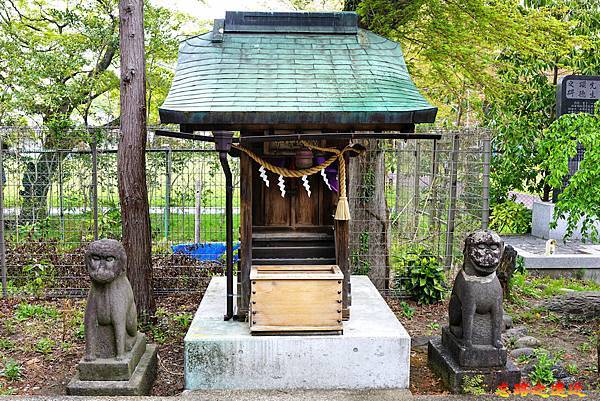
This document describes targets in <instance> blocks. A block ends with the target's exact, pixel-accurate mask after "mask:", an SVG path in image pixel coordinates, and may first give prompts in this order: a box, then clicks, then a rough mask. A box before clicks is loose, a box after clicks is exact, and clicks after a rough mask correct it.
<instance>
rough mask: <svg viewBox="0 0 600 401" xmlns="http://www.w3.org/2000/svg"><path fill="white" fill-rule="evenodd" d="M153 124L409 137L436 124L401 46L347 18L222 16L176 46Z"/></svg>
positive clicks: (341, 15)
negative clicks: (170, 78) (170, 79)
mask: <svg viewBox="0 0 600 401" xmlns="http://www.w3.org/2000/svg"><path fill="white" fill-rule="evenodd" d="M159 112H160V118H161V122H162V123H175V124H181V125H185V126H186V127H188V129H193V130H215V129H228V130H240V131H242V130H261V129H296V130H306V129H313V130H314V129H320V130H329V131H331V130H343V131H354V130H356V131H360V130H370V131H386V130H406V129H408V130H410V129H411V127H412V128H414V124H419V123H432V122H434V121H435V117H436V113H437V108H436V107H434V106H432V105H431V104H429V102H428V101H427V100H426V99H425V98H424V97H423V95H422V94H421V93H420V92H419V90H418V89H417V87H416V86H415V84H414V83H413V82H412V80H411V77H410V75H409V73H408V70H407V68H406V64H405V62H404V57H403V54H402V50H401V49H400V45H399V44H398V43H396V42H393V41H390V40H388V39H385V38H383V37H381V36H378V35H376V34H374V33H372V32H370V31H367V30H363V29H360V28H358V25H357V16H356V14H355V13H347V12H340V13H264V12H227V13H226V16H225V20H216V21H215V26H214V28H213V31H212V32H209V33H207V34H204V35H200V36H195V37H193V38H190V39H187V40H186V41H184V42H182V44H181V47H180V50H179V59H178V64H177V69H176V72H175V77H174V79H173V82H172V85H171V89H170V91H169V94H168V96H167V98H166V100H165V102H164V104H163V105H162V106H161V107H160V110H159Z"/></svg>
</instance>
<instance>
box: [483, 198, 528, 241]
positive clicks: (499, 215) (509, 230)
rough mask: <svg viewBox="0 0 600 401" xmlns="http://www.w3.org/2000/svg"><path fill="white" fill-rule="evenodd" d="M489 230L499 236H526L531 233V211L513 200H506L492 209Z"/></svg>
mask: <svg viewBox="0 0 600 401" xmlns="http://www.w3.org/2000/svg"><path fill="white" fill-rule="evenodd" d="M490 229H491V230H494V231H497V232H499V233H501V234H527V233H528V232H530V231H531V210H529V209H527V207H525V205H523V204H521V203H517V202H515V201H514V200H506V201H504V202H502V203H499V204H497V205H495V206H494V207H493V208H492V214H491V216H490Z"/></svg>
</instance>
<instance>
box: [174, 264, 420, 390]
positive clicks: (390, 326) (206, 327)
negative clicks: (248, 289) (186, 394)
mask: <svg viewBox="0 0 600 401" xmlns="http://www.w3.org/2000/svg"><path fill="white" fill-rule="evenodd" d="M351 283H352V307H351V312H350V320H349V321H346V322H344V334H343V335H287V336H252V335H250V330H249V326H248V323H247V322H238V321H227V322H226V321H224V320H223V314H224V312H225V302H226V296H225V294H226V282H225V277H215V278H213V279H212V280H211V282H210V284H209V286H208V288H207V290H206V293H205V294H204V297H203V299H202V302H201V303H200V307H199V308H198V311H197V312H196V316H195V317H194V320H193V322H192V324H191V326H190V329H189V330H188V332H187V334H186V336H185V339H184V344H185V356H184V359H185V366H184V375H185V388H186V389H187V390H207V389H220V390H225V389H248V390H252V389H263V390H277V389H279V390H284V389H285V390H292V389H315V390H316V389H346V390H351V389H356V390H358V389H385V388H398V389H402V388H408V381H409V369H410V337H409V335H408V333H407V332H406V330H405V329H404V327H403V326H402V324H400V322H399V321H398V319H397V318H396V316H395V315H394V314H393V312H392V311H391V310H390V309H389V307H388V306H387V304H386V303H385V301H384V300H383V298H382V297H381V295H380V294H379V292H378V291H377V289H375V287H374V286H373V284H372V283H371V281H370V280H369V278H368V277H366V276H353V277H352V278H351Z"/></svg>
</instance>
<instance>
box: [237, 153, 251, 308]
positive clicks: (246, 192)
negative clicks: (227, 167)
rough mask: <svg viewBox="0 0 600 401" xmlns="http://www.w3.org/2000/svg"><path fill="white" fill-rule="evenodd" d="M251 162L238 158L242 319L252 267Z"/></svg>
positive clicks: (247, 305) (239, 279)
mask: <svg viewBox="0 0 600 401" xmlns="http://www.w3.org/2000/svg"><path fill="white" fill-rule="evenodd" d="M252 176H253V173H252V160H251V159H250V158H249V157H248V156H247V155H246V154H245V153H244V154H242V155H241V157H240V242H241V244H240V251H239V257H240V262H239V266H240V273H239V277H238V282H239V284H238V294H239V295H238V313H237V314H238V316H239V318H240V319H244V318H245V317H246V316H247V314H248V309H249V305H250V268H251V267H252Z"/></svg>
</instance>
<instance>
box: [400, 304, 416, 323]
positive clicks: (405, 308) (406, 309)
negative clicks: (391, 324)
mask: <svg viewBox="0 0 600 401" xmlns="http://www.w3.org/2000/svg"><path fill="white" fill-rule="evenodd" d="M400 307H401V308H402V311H401V313H402V316H404V317H405V318H407V319H408V320H411V319H412V318H413V316H414V315H415V308H412V307H411V306H410V305H409V304H407V303H406V302H404V301H402V302H400Z"/></svg>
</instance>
